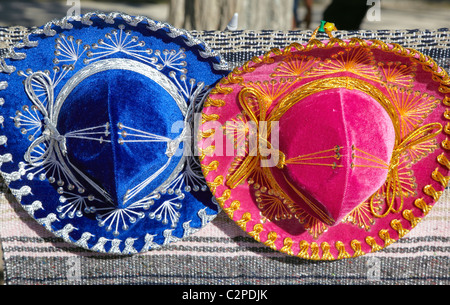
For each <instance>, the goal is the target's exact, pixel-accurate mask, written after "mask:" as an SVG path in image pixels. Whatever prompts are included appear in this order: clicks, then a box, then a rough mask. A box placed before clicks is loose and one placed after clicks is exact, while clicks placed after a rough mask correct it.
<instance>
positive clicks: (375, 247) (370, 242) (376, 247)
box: [366, 236, 383, 252]
mask: <svg viewBox="0 0 450 305" xmlns="http://www.w3.org/2000/svg"><path fill="white" fill-rule="evenodd" d="M366 243H367V244H368V245H369V246H370V247H372V252H377V251H380V250H381V249H383V247H381V246H380V245H378V244H377V242H376V241H375V238H373V237H372V236H367V237H366Z"/></svg>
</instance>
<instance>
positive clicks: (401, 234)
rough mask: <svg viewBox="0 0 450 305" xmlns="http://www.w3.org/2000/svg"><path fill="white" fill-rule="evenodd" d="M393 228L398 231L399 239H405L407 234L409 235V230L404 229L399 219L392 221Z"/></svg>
mask: <svg viewBox="0 0 450 305" xmlns="http://www.w3.org/2000/svg"><path fill="white" fill-rule="evenodd" d="M391 227H392V229H394V230H395V231H397V233H398V236H399V238H403V237H404V236H405V235H406V234H408V233H409V230H407V229H404V228H403V225H402V223H401V222H400V220H398V219H394V220H392V221H391Z"/></svg>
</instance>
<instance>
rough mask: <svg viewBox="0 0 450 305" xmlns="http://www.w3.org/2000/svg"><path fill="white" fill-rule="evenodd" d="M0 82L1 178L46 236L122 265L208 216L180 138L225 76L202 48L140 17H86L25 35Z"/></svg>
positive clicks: (210, 204)
mask: <svg viewBox="0 0 450 305" xmlns="http://www.w3.org/2000/svg"><path fill="white" fill-rule="evenodd" d="M0 72H2V73H0V104H1V107H0V115H1V118H0V119H1V121H2V122H3V123H2V126H1V131H0V134H1V137H0V142H1V143H0V144H1V147H0V170H1V174H2V176H3V178H4V180H5V182H6V183H7V184H8V185H9V188H10V190H11V192H12V193H13V194H14V195H15V196H16V198H17V200H18V201H19V202H20V203H21V204H22V205H23V207H24V209H25V210H27V211H28V212H29V213H30V215H31V216H32V217H33V218H35V219H36V220H37V221H38V222H39V223H40V224H42V225H43V226H44V227H46V228H47V229H48V230H50V231H52V232H53V233H54V234H55V235H56V236H58V237H61V238H63V239H64V240H66V241H67V242H70V243H73V244H75V245H77V246H80V247H82V248H85V249H89V250H92V251H97V252H107V253H114V254H132V253H139V252H145V251H148V250H151V249H154V248H159V247H160V246H162V245H167V244H169V243H172V242H174V241H178V240H180V239H182V238H184V237H186V236H188V235H191V234H193V233H194V232H197V231H198V230H199V229H201V228H202V227H204V226H205V225H207V224H208V223H209V222H210V221H211V220H212V219H214V217H215V216H216V215H217V213H218V209H219V208H218V206H217V203H216V202H215V200H214V199H213V195H212V194H211V193H210V191H209V189H208V187H207V186H206V182H205V181H204V178H203V175H202V172H201V167H200V164H199V161H198V159H197V158H196V156H195V155H196V154H195V153H194V148H195V147H196V145H195V143H194V141H195V137H194V136H192V135H193V134H194V133H193V125H194V122H195V118H196V114H197V113H199V112H201V107H202V103H203V99H204V97H205V96H206V95H207V93H208V91H209V89H208V88H209V87H212V86H213V85H214V84H215V83H216V82H217V81H218V80H219V79H221V78H222V77H223V76H224V75H226V74H227V73H228V71H227V65H226V63H225V62H224V61H223V60H222V59H221V58H220V57H219V56H218V54H217V53H215V52H213V51H212V50H211V49H210V48H209V47H208V46H207V45H206V44H205V43H204V42H202V41H199V40H197V39H195V38H194V37H192V36H191V35H190V34H189V33H187V32H186V31H183V30H179V29H176V28H173V27H172V26H170V25H168V24H165V23H159V22H155V21H153V20H150V19H148V18H145V17H130V16H127V15H124V14H119V13H111V14H101V13H90V14H86V15H83V16H81V17H78V18H73V17H70V18H69V17H68V18H64V19H62V20H59V21H52V22H49V23H48V24H46V25H45V26H43V27H42V28H39V29H37V30H34V31H33V32H32V33H31V34H30V35H27V36H26V37H25V38H24V40H23V42H21V43H20V44H18V45H16V47H15V48H13V49H11V52H10V54H9V58H8V59H6V60H5V59H1V60H0Z"/></svg>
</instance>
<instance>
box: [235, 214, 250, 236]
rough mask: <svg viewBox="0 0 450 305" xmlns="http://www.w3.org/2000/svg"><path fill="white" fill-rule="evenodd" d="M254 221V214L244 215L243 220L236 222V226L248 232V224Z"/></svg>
mask: <svg viewBox="0 0 450 305" xmlns="http://www.w3.org/2000/svg"><path fill="white" fill-rule="evenodd" d="M250 220H252V214H250V213H248V212H247V213H244V215H242V219H241V220H238V221H236V224H237V225H238V226H239V227H240V228H241V229H242V230H244V231H247V223H248V222H249V221H250Z"/></svg>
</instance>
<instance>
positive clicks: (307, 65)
mask: <svg viewBox="0 0 450 305" xmlns="http://www.w3.org/2000/svg"><path fill="white" fill-rule="evenodd" d="M319 61H320V58H315V57H312V56H305V55H292V56H287V57H286V58H285V59H283V61H282V62H281V63H280V64H278V67H277V68H275V73H272V74H271V77H300V76H304V75H307V71H309V70H310V69H311V68H312V67H313V66H315V65H316V64H317V63H318V62H319Z"/></svg>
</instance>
